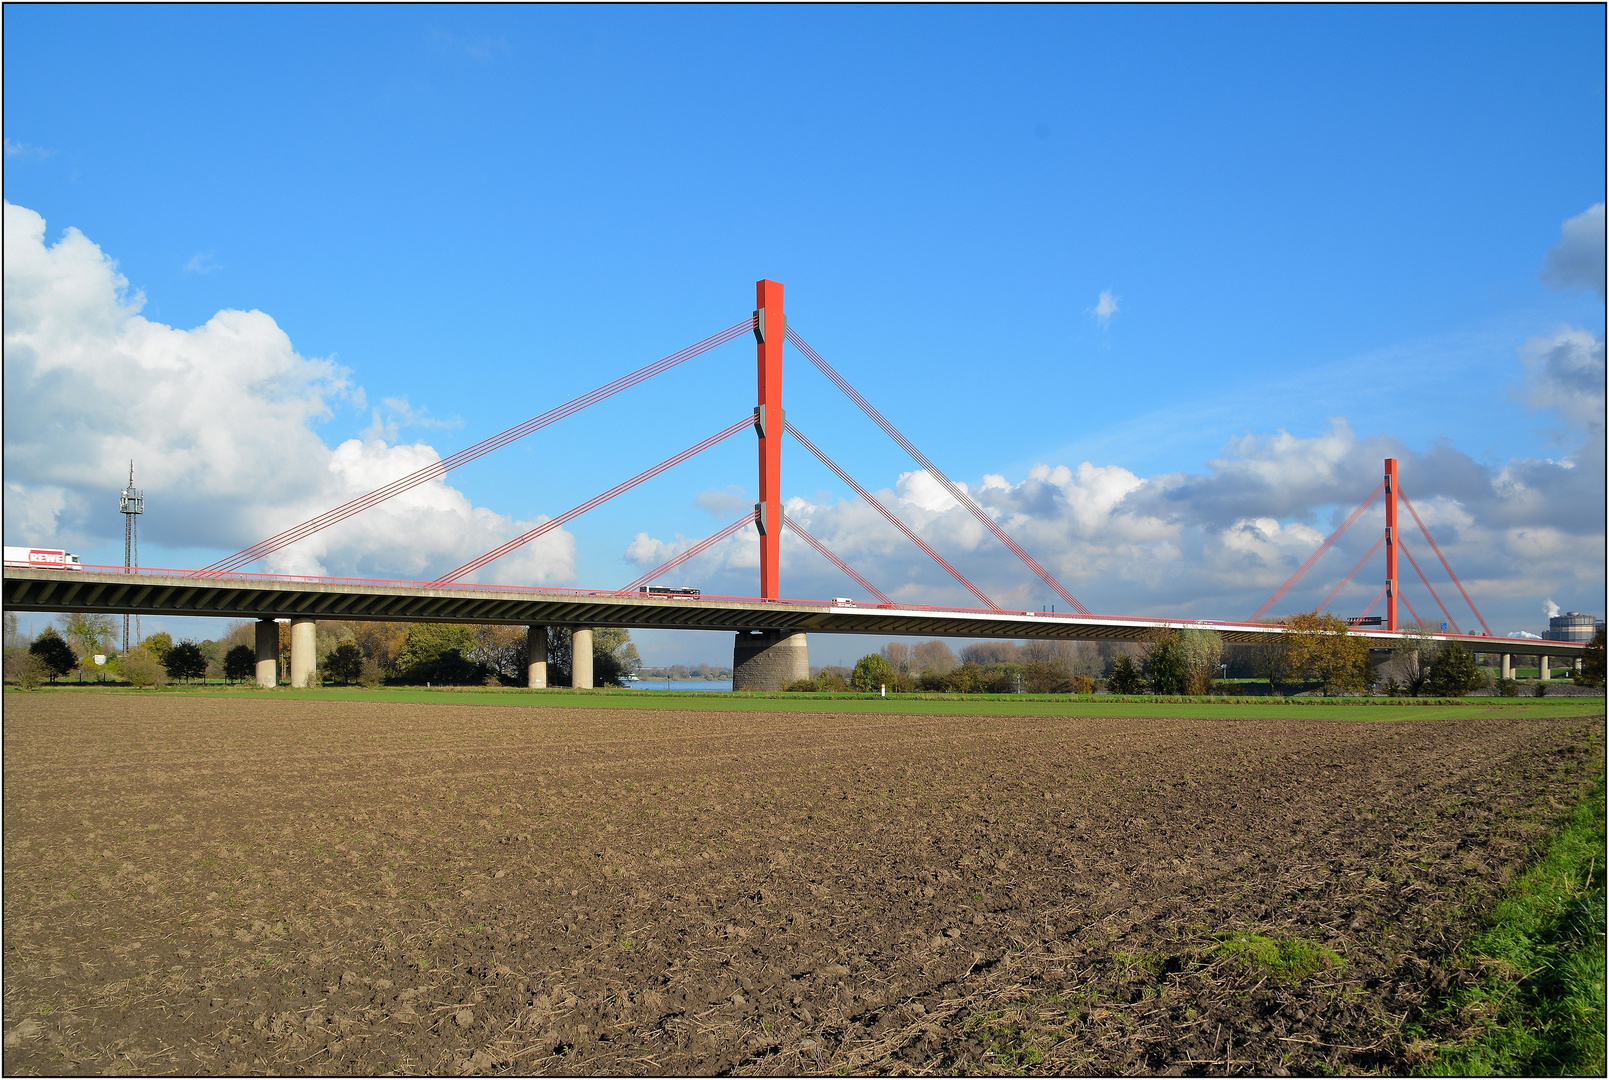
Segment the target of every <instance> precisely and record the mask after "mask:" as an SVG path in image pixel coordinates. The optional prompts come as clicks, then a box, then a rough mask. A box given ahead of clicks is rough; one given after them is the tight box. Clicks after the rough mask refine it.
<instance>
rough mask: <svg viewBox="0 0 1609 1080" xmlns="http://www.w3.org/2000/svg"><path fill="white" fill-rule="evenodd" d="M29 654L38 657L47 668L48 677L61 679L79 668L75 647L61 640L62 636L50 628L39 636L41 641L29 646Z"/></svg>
mask: <svg viewBox="0 0 1609 1080" xmlns="http://www.w3.org/2000/svg"><path fill="white" fill-rule="evenodd" d="M28 652H29V654H30V655H32V656H37V657H38V658H39V662H40V663H41V664H43V665H44V666H45V671H46V672H48V677H49V678H51V679H59V678H61V677H62V676H63V675H65V674H67V673H68V672H69V671H71V670H73V668H75V667H77V666H78V657H77V656H76V655H75V654H74V653H73V647H72V646H71V645H69V644H67V643H66V642H65V641H63V640H62V639H61V635H59V634H57V633H56V631H55V630H53V629H51V628H50V627H46V628H45V632H44V633H42V634H40V635H39V639H38V640H37V641H35V642H34V643H33V644H32V645H30V646H28Z"/></svg>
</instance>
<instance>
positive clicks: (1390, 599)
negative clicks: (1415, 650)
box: [1385, 457, 1399, 630]
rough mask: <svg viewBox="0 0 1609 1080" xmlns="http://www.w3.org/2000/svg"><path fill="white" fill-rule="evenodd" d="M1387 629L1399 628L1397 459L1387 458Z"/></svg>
mask: <svg viewBox="0 0 1609 1080" xmlns="http://www.w3.org/2000/svg"><path fill="white" fill-rule="evenodd" d="M1385 485H1386V535H1385V541H1386V629H1387V630H1396V628H1397V488H1398V487H1399V485H1398V483H1397V459H1396V458H1394V457H1388V458H1386V479H1385Z"/></svg>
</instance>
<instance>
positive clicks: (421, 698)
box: [6, 685, 1604, 721]
mask: <svg viewBox="0 0 1609 1080" xmlns="http://www.w3.org/2000/svg"><path fill="white" fill-rule="evenodd" d="M6 692H7V693H8V694H10V693H18V692H19V691H16V690H13V689H10V688H7V690H6ZM34 692H35V693H122V694H127V693H144V694H153V693H159V694H163V695H181V694H192V695H207V696H229V697H258V698H264V699H274V700H281V701H294V700H302V701H305V700H312V701H320V700H322V701H372V702H384V703H393V702H415V703H420V704H430V705H503V706H523V707H525V708H566V709H569V708H595V709H674V710H691V711H700V712H791V713H870V714H877V715H890V716H900V715H923V716H933V715H939V716H1068V717H1077V716H1092V717H1093V716H1100V717H1156V718H1163V717H1172V718H1179V719H1201V720H1212V719H1226V720H1227V719H1237V718H1254V719H1261V720H1316V719H1336V720H1373V721H1389V720H1438V719H1453V718H1458V717H1477V716H1504V717H1513V718H1514V719H1522V718H1548V717H1559V718H1567V717H1573V716H1596V715H1602V714H1603V711H1604V702H1603V700H1602V699H1600V698H1542V699H1536V698H1519V699H1513V698H1462V699H1459V698H1408V699H1404V698H1269V697H1249V698H1182V697H1116V696H1111V695H1106V694H1102V695H1099V696H1091V695H1084V696H1076V695H1067V694H1057V695H1051V694H897V695H890V696H889V697H886V698H880V697H877V696H876V695H872V694H782V693H758V692H751V691H735V692H734V691H723V692H708V691H704V692H700V691H686V692H679V691H674V690H622V689H602V688H600V689H596V690H570V689H567V688H555V689H551V690H521V689H510V688H480V687H455V688H448V687H437V688H435V689H425V688H424V687H382V688H379V689H374V690H367V689H362V688H359V687H351V688H341V687H323V688H319V689H311V690H291V689H288V688H286V687H280V688H277V689H274V690H259V689H257V688H256V687H253V686H236V687H232V688H228V689H226V688H224V687H221V686H217V685H211V686H205V687H202V686H169V687H167V688H165V689H163V690H160V691H152V690H141V691H135V690H130V689H127V688H123V687H104V688H95V687H89V686H85V687H83V688H81V689H80V688H77V687H72V688H68V687H58V688H55V689H53V690H51V689H41V690H38V691H34Z"/></svg>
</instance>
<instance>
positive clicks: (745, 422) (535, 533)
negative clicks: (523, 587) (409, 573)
mask: <svg viewBox="0 0 1609 1080" xmlns="http://www.w3.org/2000/svg"><path fill="white" fill-rule="evenodd" d="M753 426H754V417H753V416H752V415H750V416H745V417H744V418H743V419H741V420H739V421H738V422H737V423H735V424H733V425H732V426H731V427H729V428H727V429H726V430H725V431H719V432H716V433H715V434H714V435H711V436H710V437H709V438H707V439H705V440H704V441H703V442H701V443H697V444H695V445H693V446H689V447H688V448H687V449H686V450H683V451H682V452H681V453H679V454H677V455H675V456H674V457H668V458H666V459H665V460H664V461H661V462H660V463H659V464H658V465H655V466H654V467H653V468H651V469H646V470H644V471H643V472H640V473H638V474H637V475H636V476H633V477H632V478H631V479H630V480H627V481H624V482H623V483H619V484H616V485H615V486H614V487H612V488H610V489H609V490H608V491H605V492H604V493H603V494H601V495H594V496H593V497H592V498H590V499H588V500H587V501H586V502H584V503H582V504H581V505H580V506H576V507H572V508H570V509H569V510H566V511H565V512H564V513H562V514H560V515H559V516H558V517H556V518H550V519H549V520H547V521H544V522H542V524H540V525H538V526H537V527H536V528H534V529H532V530H531V531H530V532H528V533H525V534H524V535H523V536H516V537H515V538H514V539H512V540H510V541H509V542H508V543H506V544H502V545H500V546H498V547H495V548H493V549H492V550H490V551H488V552H487V553H486V554H484V555H482V556H481V557H480V558H478V559H471V560H470V561H469V562H467V563H465V564H464V565H463V566H460V567H459V568H458V569H456V570H453V571H451V572H449V573H446V574H443V575H442V576H441V577H439V578H437V579H436V580H435V581H432V582H431V583H430V584H431V585H432V586H442V585H450V584H452V583H453V582H454V581H457V580H458V579H459V578H461V577H463V576H464V575H465V574H469V573H473V572H474V571H476V570H479V569H480V568H481V567H483V566H485V565H486V564H487V563H489V562H491V561H493V560H494V559H500V558H502V557H503V556H504V555H507V554H508V553H509V552H511V551H513V550H514V549H515V548H518V547H523V546H524V545H526V544H529V543H530V542H531V541H532V540H535V539H536V538H537V537H539V536H543V535H545V534H547V533H550V532H552V531H553V530H554V529H557V528H558V527H559V526H560V525H563V524H564V523H565V522H568V521H573V520H574V519H576V518H578V517H580V516H581V515H582V514H585V513H586V512H587V511H588V510H592V509H595V508H596V507H599V506H602V505H603V504H604V503H606V502H608V501H609V500H610V499H612V498H614V497H615V496H616V495H619V494H621V493H623V492H627V491H630V490H631V489H632V488H634V487H636V486H637V485H638V484H640V483H642V482H643V481H645V480H651V479H653V478H654V477H656V476H658V475H659V474H660V473H662V472H664V471H665V470H666V469H669V468H671V467H672V466H675V465H680V464H681V463H682V462H684V461H686V460H687V459H688V458H690V457H692V456H693V455H695V454H700V453H703V452H704V451H705V450H708V449H709V448H710V447H712V446H714V445H715V444H716V443H718V442H722V441H724V440H726V439H730V438H731V437H732V436H733V435H736V434H737V433H738V432H740V431H742V430H743V429H744V428H748V427H753Z"/></svg>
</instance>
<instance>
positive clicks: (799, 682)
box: [782, 679, 816, 694]
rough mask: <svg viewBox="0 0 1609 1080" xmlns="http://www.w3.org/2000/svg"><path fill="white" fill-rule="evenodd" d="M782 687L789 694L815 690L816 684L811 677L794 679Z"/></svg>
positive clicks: (806, 692)
mask: <svg viewBox="0 0 1609 1080" xmlns="http://www.w3.org/2000/svg"><path fill="white" fill-rule="evenodd" d="M782 689H783V690H785V691H786V692H788V693H790V694H809V693H814V692H815V689H816V684H815V681H814V680H812V679H795V680H793V681H792V682H791V683H789V684H788V685H787V686H784V687H783V688H782Z"/></svg>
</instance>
